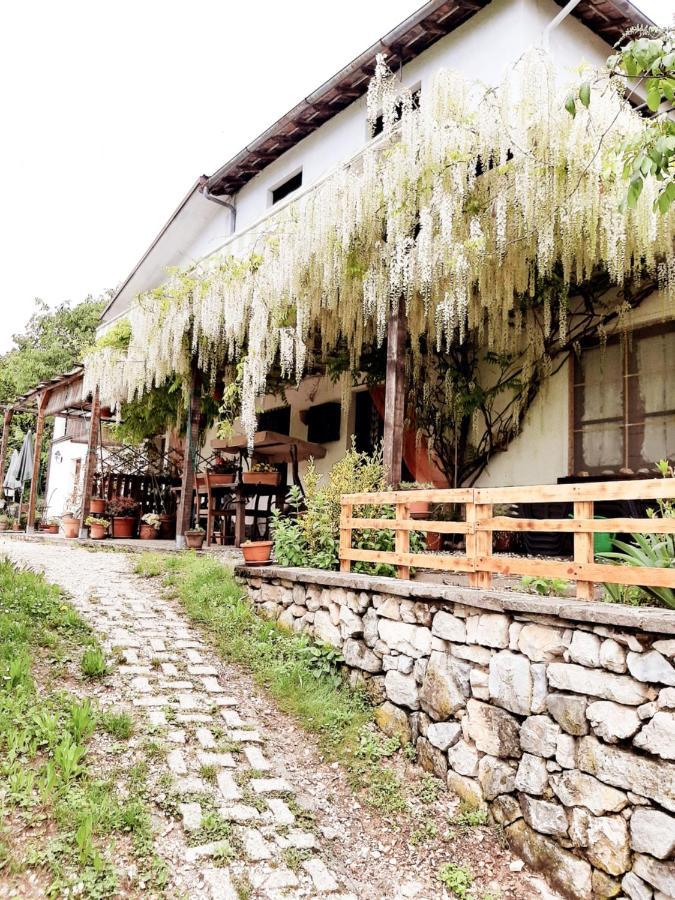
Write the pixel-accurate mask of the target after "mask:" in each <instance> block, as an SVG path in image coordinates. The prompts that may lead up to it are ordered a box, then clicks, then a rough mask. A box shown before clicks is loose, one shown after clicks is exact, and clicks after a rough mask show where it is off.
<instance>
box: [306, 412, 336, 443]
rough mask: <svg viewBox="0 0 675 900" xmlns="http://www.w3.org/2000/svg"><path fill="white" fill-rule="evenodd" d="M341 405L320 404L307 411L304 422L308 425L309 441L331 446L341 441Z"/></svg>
mask: <svg viewBox="0 0 675 900" xmlns="http://www.w3.org/2000/svg"><path fill="white" fill-rule="evenodd" d="M341 413H342V407H341V406H340V404H339V403H320V404H319V405H318V406H310V408H309V409H307V410H305V412H304V415H303V421H304V422H305V423H306V425H307V440H308V441H313V442H314V443H315V444H329V443H330V442H331V441H339V440H340V416H341Z"/></svg>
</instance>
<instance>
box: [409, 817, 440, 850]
mask: <svg viewBox="0 0 675 900" xmlns="http://www.w3.org/2000/svg"><path fill="white" fill-rule="evenodd" d="M437 837H438V828H437V827H436V825H435V823H434V822H432V820H431V819H425V820H424V821H423V822H422V824H421V825H420V826H419V828H416V829H415V831H413V832H412V834H411V835H410V843H411V844H412V845H413V846H414V847H417V846H418V845H419V844H426V843H428V842H429V841H433V840H435V839H436V838H437Z"/></svg>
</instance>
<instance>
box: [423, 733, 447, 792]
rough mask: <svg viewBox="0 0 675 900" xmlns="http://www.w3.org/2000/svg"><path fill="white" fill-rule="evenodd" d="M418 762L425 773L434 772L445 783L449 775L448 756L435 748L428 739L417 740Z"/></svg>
mask: <svg viewBox="0 0 675 900" xmlns="http://www.w3.org/2000/svg"><path fill="white" fill-rule="evenodd" d="M416 746H417V762H418V763H419V764H420V766H422V768H423V769H424V771H425V772H432V773H433V774H434V775H435V776H436V777H437V778H440V779H441V780H442V781H443V782H445V780H446V776H447V774H448V760H447V757H446V755H445V754H444V753H443V752H442V751H441V750H439V749H438V748H437V747H433V746H432V745H431V744H430V743H429V741H428V739H427V738H425V737H419V738H417V745H416Z"/></svg>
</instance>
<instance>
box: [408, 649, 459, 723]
mask: <svg viewBox="0 0 675 900" xmlns="http://www.w3.org/2000/svg"><path fill="white" fill-rule="evenodd" d="M419 702H420V705H421V706H422V709H423V710H424V711H425V712H426V713H428V715H429V716H431V718H432V719H435V720H436V721H442V720H444V719H448V718H449V717H450V716H451V715H452V714H453V713H454V712H456V711H457V710H458V709H461V708H462V706H464V702H465V698H464V693H463V691H462V689H461V686H460V685H459V683H458V681H457V678H456V674H455V671H453V667H452V666H451V664H450V660H449V657H448V655H447V654H446V653H441V652H439V651H438V650H434V651H433V652H432V654H431V657H430V659H429V664H428V665H427V668H426V672H425V674H424V680H423V682H422V687H421V689H420V692H419Z"/></svg>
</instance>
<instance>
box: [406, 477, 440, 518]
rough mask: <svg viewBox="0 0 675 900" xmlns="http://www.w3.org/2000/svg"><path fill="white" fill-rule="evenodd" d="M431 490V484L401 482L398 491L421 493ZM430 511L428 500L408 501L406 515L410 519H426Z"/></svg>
mask: <svg viewBox="0 0 675 900" xmlns="http://www.w3.org/2000/svg"><path fill="white" fill-rule="evenodd" d="M430 488H433V484H429V483H427V482H421V481H402V482H401V483H400V484H399V486H398V489H399V490H400V491H423V490H429V489H430ZM430 511H431V503H430V502H429V501H428V500H410V502H409V503H408V515H409V516H410V518H411V519H428V518H429V516H430Z"/></svg>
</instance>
